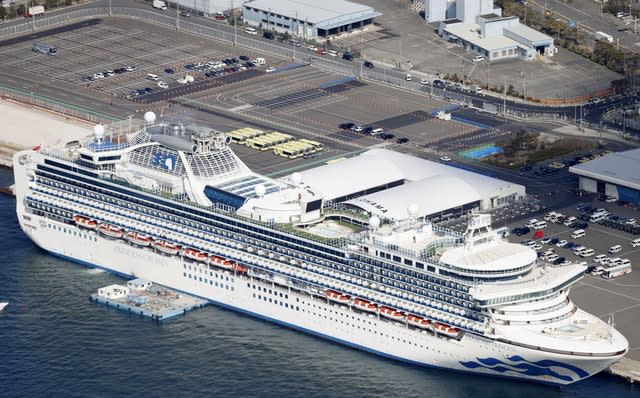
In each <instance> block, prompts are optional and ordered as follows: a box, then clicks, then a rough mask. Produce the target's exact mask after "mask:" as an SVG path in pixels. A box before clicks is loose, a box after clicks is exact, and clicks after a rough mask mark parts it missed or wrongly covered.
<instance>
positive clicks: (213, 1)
mask: <svg viewBox="0 0 640 398" xmlns="http://www.w3.org/2000/svg"><path fill="white" fill-rule="evenodd" d="M169 3H171V4H177V5H178V6H179V7H180V9H181V10H183V9H190V10H196V11H200V12H202V13H204V14H205V15H215V14H217V13H224V12H228V11H229V10H232V9H236V8H240V7H242V3H244V1H243V0H197V1H196V0H170V1H169Z"/></svg>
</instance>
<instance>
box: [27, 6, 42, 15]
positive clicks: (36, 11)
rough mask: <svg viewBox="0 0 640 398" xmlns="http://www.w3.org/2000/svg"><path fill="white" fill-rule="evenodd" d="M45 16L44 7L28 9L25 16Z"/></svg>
mask: <svg viewBox="0 0 640 398" xmlns="http://www.w3.org/2000/svg"><path fill="white" fill-rule="evenodd" d="M40 14H44V6H33V7H29V8H27V12H26V13H25V14H24V16H25V17H32V16H34V15H40Z"/></svg>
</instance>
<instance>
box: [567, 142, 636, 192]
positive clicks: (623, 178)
mask: <svg viewBox="0 0 640 398" xmlns="http://www.w3.org/2000/svg"><path fill="white" fill-rule="evenodd" d="M638 170H640V149H633V150H630V151H625V152H617V153H612V154H609V155H606V156H602V157H599V158H597V159H593V160H590V161H588V162H585V163H581V164H578V165H575V166H572V167H570V168H569V171H570V172H571V173H573V174H576V175H578V179H579V183H578V185H579V188H580V189H581V190H583V191H586V192H592V193H597V194H600V195H606V196H610V197H613V198H616V199H618V200H621V201H623V202H628V203H635V204H640V175H638Z"/></svg>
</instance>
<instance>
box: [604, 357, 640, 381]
mask: <svg viewBox="0 0 640 398" xmlns="http://www.w3.org/2000/svg"><path fill="white" fill-rule="evenodd" d="M607 372H609V373H611V374H612V375H615V376H620V377H623V378H625V379H626V380H627V381H628V382H629V383H636V382H638V381H640V362H639V361H635V360H633V359H629V358H621V359H620V360H619V361H618V362H616V363H614V364H612V365H611V366H609V368H608V369H607Z"/></svg>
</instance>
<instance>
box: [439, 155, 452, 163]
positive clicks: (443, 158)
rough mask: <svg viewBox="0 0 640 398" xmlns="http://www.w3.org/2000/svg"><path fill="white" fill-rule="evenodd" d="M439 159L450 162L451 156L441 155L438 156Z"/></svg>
mask: <svg viewBox="0 0 640 398" xmlns="http://www.w3.org/2000/svg"><path fill="white" fill-rule="evenodd" d="M440 160H442V161H443V162H450V161H451V158H450V157H449V156H447V155H442V156H440Z"/></svg>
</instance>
